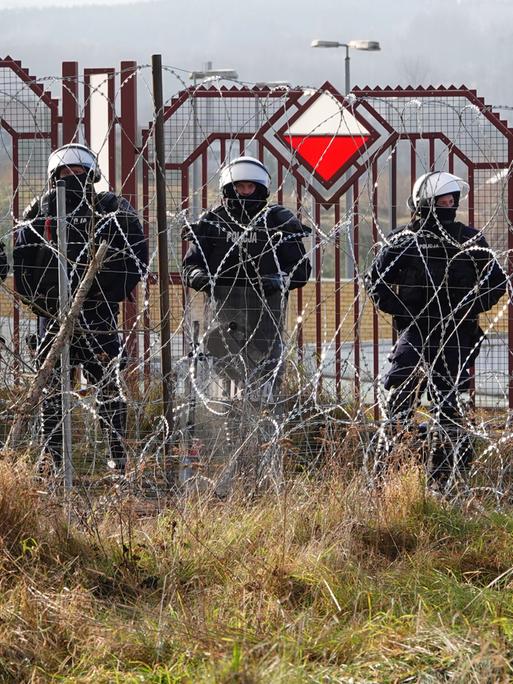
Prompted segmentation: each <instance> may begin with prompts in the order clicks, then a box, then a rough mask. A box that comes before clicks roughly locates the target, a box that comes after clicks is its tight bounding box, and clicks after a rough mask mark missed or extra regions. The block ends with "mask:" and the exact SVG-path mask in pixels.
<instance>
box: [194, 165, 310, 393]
mask: <svg viewBox="0 0 513 684" xmlns="http://www.w3.org/2000/svg"><path fill="white" fill-rule="evenodd" d="M269 185H270V175H269V172H268V171H267V169H266V168H265V166H264V165H263V164H262V163H261V162H260V161H259V160H258V159H254V158H253V157H248V156H243V157H239V158H237V159H234V160H233V161H231V162H229V163H227V164H226V165H225V166H224V167H223V168H222V170H221V174H220V181H219V187H220V191H221V194H222V203H221V204H220V205H219V206H217V207H216V208H215V209H213V210H211V211H208V212H206V213H205V214H203V215H202V216H201V218H200V220H199V222H198V223H197V224H194V225H191V226H189V228H188V229H187V230H186V232H185V235H184V237H185V238H186V239H188V240H190V242H191V244H190V247H189V249H188V251H187V253H186V255H185V258H184V260H183V275H184V280H185V283H186V284H187V285H188V286H189V287H191V288H193V289H194V290H198V291H200V292H205V293H206V294H207V295H209V297H211V301H212V302H213V305H214V309H215V322H214V324H213V326H212V327H211V328H210V329H209V330H208V332H207V334H206V335H205V338H204V346H205V348H206V351H207V352H208V353H209V354H210V355H211V356H212V357H213V358H214V359H215V360H216V361H215V369H216V371H217V372H219V373H220V374H221V375H224V376H225V377H227V378H229V379H231V380H234V381H235V383H236V384H237V385H239V386H240V387H244V388H245V389H246V390H248V391H253V390H255V391H257V392H259V393H260V397H261V398H263V399H270V398H271V396H272V394H273V392H274V393H276V391H277V390H278V387H279V384H280V379H281V375H282V370H283V358H282V350H283V328H284V321H285V312H286V303H287V298H288V293H289V291H290V290H292V289H294V288H299V287H303V286H304V285H305V283H306V282H307V281H308V278H309V276H310V271H311V266H310V262H309V260H308V257H307V256H306V254H305V249H304V246H303V242H302V238H304V237H305V236H306V235H308V234H309V233H310V229H309V228H307V227H305V226H303V225H302V224H301V222H300V221H299V220H298V219H297V218H296V216H294V214H292V212H290V211H289V210H288V209H285V208H284V207H282V206H280V205H276V204H274V205H269V204H268V197H269Z"/></svg>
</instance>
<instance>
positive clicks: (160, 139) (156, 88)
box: [151, 55, 177, 484]
mask: <svg viewBox="0 0 513 684" xmlns="http://www.w3.org/2000/svg"><path fill="white" fill-rule="evenodd" d="M151 65H152V76H153V106H154V127H155V183H156V191H157V192H156V200H157V231H158V269H159V295H160V334H161V340H160V343H161V348H160V360H161V367H162V399H163V409H164V417H165V419H166V421H167V424H168V429H169V434H170V435H171V433H172V432H173V427H174V419H173V378H172V371H171V321H170V318H171V308H170V304H169V257H168V247H167V215H166V168H165V163H166V159H165V149H164V103H163V96H162V56H161V55H152V58H151ZM170 445H171V440H170V439H169V438H168V441H167V445H166V452H167V453H169V450H170V449H169V448H170ZM170 475H171V483H172V484H175V483H176V475H177V467H176V465H173V466H172V468H171V473H170Z"/></svg>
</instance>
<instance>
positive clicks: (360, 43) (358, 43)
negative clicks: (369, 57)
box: [310, 40, 381, 95]
mask: <svg viewBox="0 0 513 684" xmlns="http://www.w3.org/2000/svg"><path fill="white" fill-rule="evenodd" d="M310 47H313V48H339V47H344V48H345V49H346V58H345V60H344V63H345V94H346V95H348V94H349V93H350V92H351V75H350V57H349V50H351V49H352V50H364V51H366V52H377V51H378V50H381V46H380V44H379V42H378V41H377V40H350V41H349V43H339V42H338V41H336V40H312V42H311V43H310Z"/></svg>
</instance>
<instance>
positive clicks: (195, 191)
mask: <svg viewBox="0 0 513 684" xmlns="http://www.w3.org/2000/svg"><path fill="white" fill-rule="evenodd" d="M192 87H193V93H192V99H191V104H192V148H193V152H195V151H196V148H197V147H198V109H197V106H198V105H197V102H196V77H194V79H193V82H192ZM198 163H199V160H198V159H195V160H194V161H193V162H192V198H191V199H192V201H191V209H192V220H193V221H197V220H198V217H199V214H200V208H199V174H198Z"/></svg>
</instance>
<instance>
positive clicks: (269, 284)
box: [261, 273, 284, 295]
mask: <svg viewBox="0 0 513 684" xmlns="http://www.w3.org/2000/svg"><path fill="white" fill-rule="evenodd" d="M261 281H262V289H263V291H264V294H265V295H270V294H272V293H273V292H278V290H283V285H284V283H283V278H282V276H281V275H280V274H279V273H270V274H269V275H264V276H261Z"/></svg>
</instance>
